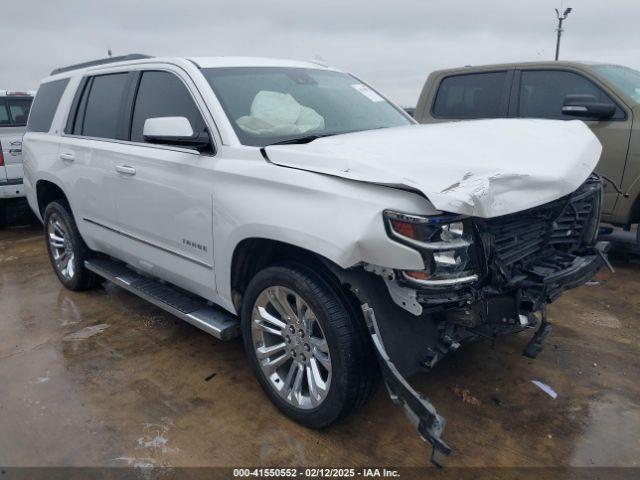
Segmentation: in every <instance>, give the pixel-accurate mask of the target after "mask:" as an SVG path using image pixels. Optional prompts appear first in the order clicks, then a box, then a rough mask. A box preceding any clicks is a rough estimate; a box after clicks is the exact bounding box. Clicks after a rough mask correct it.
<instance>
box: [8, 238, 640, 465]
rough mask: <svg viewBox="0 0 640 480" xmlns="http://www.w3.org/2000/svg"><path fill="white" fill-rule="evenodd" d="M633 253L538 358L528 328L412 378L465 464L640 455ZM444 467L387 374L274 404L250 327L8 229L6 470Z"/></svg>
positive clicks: (570, 305)
mask: <svg viewBox="0 0 640 480" xmlns="http://www.w3.org/2000/svg"><path fill="white" fill-rule="evenodd" d="M623 240H624V239H623ZM616 250H617V251H618V252H619V253H618V255H617V256H615V258H614V260H613V261H614V265H615V267H616V269H617V272H616V273H615V274H613V275H612V274H611V273H609V272H605V271H602V272H600V274H599V275H598V277H597V282H595V283H592V284H591V285H588V286H583V287H581V288H579V289H577V290H574V291H571V292H569V293H567V294H566V295H565V296H563V297H562V298H561V299H560V300H559V301H557V302H556V303H555V304H553V305H552V306H551V307H550V311H549V313H550V320H551V322H552V323H553V324H554V329H553V331H552V333H551V335H550V337H549V338H548V340H547V343H546V347H545V349H544V350H543V352H542V353H541V354H540V356H539V357H538V359H536V360H530V359H527V358H525V357H523V356H522V355H521V351H522V349H523V347H524V346H525V344H526V343H527V341H528V339H529V337H530V334H529V333H523V334H519V335H516V336H513V337H511V338H508V339H506V340H503V341H501V342H498V343H497V344H496V345H495V348H492V347H491V345H490V343H488V342H481V343H477V344H474V345H470V346H467V347H466V348H464V349H462V350H461V351H459V352H458V353H456V354H455V355H453V356H451V357H450V358H448V359H446V360H445V361H443V362H442V363H441V364H440V365H438V367H437V368H436V369H435V370H434V371H433V372H432V373H429V374H420V375H417V376H415V377H414V378H413V379H412V383H413V384H414V386H415V387H417V388H418V389H419V390H421V391H422V392H423V393H424V394H425V395H426V396H427V397H428V398H429V399H430V400H431V401H432V402H433V403H434V404H435V406H436V407H437V408H438V411H439V412H440V413H441V414H442V415H443V416H444V417H446V419H447V427H446V430H445V435H444V438H445V439H446V441H447V442H448V443H449V444H450V445H451V446H452V447H453V448H454V454H453V455H452V456H451V457H450V458H448V459H446V460H445V463H446V464H447V465H448V466H449V467H455V466H492V467H495V466H525V467H528V466H589V467H593V466H600V467H603V466H604V467H607V466H618V467H632V466H635V467H640V383H639V382H638V379H640V346H639V345H640V343H639V341H640V329H639V326H640V323H639V320H638V317H639V313H640V261H639V260H638V258H640V257H637V256H636V254H634V253H633V251H630V250H629V249H628V248H623V247H617V248H616ZM532 380H537V381H539V382H542V383H544V384H545V385H547V386H549V387H550V388H551V389H552V390H553V392H554V393H555V394H557V397H556V398H552V396H550V395H549V394H548V393H545V391H543V390H542V389H541V388H539V387H538V386H536V385H535V384H534V383H532ZM428 464H429V460H428V449H427V448H426V445H425V444H424V443H423V442H422V441H421V440H419V438H418V436H417V435H416V434H415V433H414V430H413V428H412V427H411V426H410V425H409V423H408V422H407V420H406V418H405V416H404V413H403V411H402V410H401V409H400V408H399V407H396V406H394V405H392V404H391V402H390V401H389V399H388V396H387V393H386V391H385V389H384V388H380V389H379V390H378V392H377V394H376V395H375V397H374V398H373V400H372V401H371V402H369V403H368V404H367V405H366V406H365V407H364V408H363V409H362V410H360V411H358V412H357V413H355V414H354V415H352V416H351V417H349V418H348V419H347V420H346V421H344V422H343V423H341V424H339V425H336V426H334V427H332V428H330V429H327V430H323V431H313V430H308V429H306V428H304V427H301V426H299V425H297V424H295V423H293V422H291V421H289V420H288V419H287V418H285V417H283V416H282V415H281V414H279V413H278V411H277V410H276V409H275V407H273V406H272V404H271V403H270V402H269V401H268V400H267V398H266V397H265V395H264V394H263V393H262V391H261V390H260V387H259V386H258V384H257V382H256V381H255V379H254V378H253V376H252V374H251V372H250V370H249V365H248V363H247V361H246V360H245V357H244V352H243V348H242V344H241V342H240V341H239V340H235V341H232V342H228V343H223V342H220V341H217V340H215V339H213V338H212V337H210V336H208V335H207V334H205V333H203V332H201V331H200V330H198V329H196V328H194V327H192V326H190V325H188V324H186V323H184V322H182V321H180V320H177V319H176V318H174V317H172V316H171V315H169V314H166V313H164V312H163V311H161V310H159V309H157V308H155V307H153V306H151V305H149V304H148V303H146V302H144V301H143V300H140V299H138V298H137V297H135V296H133V295H131V294H129V293H127V292H125V291H123V290H120V289H118V288H115V287H114V286H113V285H109V284H107V285H106V286H105V287H104V288H100V289H98V290H95V291H91V292H85V293H75V292H70V291H68V290H66V289H64V288H63V287H62V286H61V285H60V283H59V282H58V280H57V278H56V277H55V275H54V274H53V272H52V270H51V267H50V265H49V262H48V259H47V257H46V253H45V246H44V242H43V239H42V236H41V231H40V227H39V226H31V227H22V228H10V229H5V230H0V466H34V465H36V466H60V465H77V466H229V465H236V466H248V465H251V466H269V465H273V466H288V465H340V466H372V465H387V466H389V465H392V466H426V465H428Z"/></svg>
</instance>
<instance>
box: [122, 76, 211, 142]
mask: <svg viewBox="0 0 640 480" xmlns="http://www.w3.org/2000/svg"><path fill="white" fill-rule="evenodd" d="M155 117H185V118H187V120H189V122H190V123H191V127H192V128H193V131H194V132H195V133H199V132H202V131H203V130H204V129H205V122H204V119H203V118H202V115H201V114H200V110H198V107H197V105H196V103H195V101H194V100H193V98H192V97H191V94H190V93H189V91H188V90H187V88H186V86H185V85H184V84H183V83H182V81H181V80H180V79H179V78H178V77H177V76H176V75H174V74H173V73H169V72H159V71H148V72H143V74H142V78H141V79H140V85H139V86H138V93H137V95H136V100H135V104H134V109H133V119H132V122H131V141H132V142H144V141H145V140H144V137H143V135H142V132H143V128H144V122H145V121H146V120H147V119H148V118H155Z"/></svg>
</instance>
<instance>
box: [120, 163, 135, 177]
mask: <svg viewBox="0 0 640 480" xmlns="http://www.w3.org/2000/svg"><path fill="white" fill-rule="evenodd" d="M116 172H118V173H122V174H124V175H135V174H136V169H135V168H133V167H129V166H128V165H118V166H117V167H116Z"/></svg>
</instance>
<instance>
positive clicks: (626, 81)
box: [592, 65, 640, 104]
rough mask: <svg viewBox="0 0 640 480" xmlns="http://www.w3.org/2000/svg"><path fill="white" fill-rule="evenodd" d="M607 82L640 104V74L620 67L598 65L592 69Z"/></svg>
mask: <svg viewBox="0 0 640 480" xmlns="http://www.w3.org/2000/svg"><path fill="white" fill-rule="evenodd" d="M592 68H593V70H594V71H595V72H596V73H598V74H600V75H601V76H602V77H603V78H604V79H605V80H608V81H609V82H611V83H613V84H614V85H615V86H616V88H618V89H620V90H621V91H622V92H623V93H625V94H627V95H628V96H629V97H631V98H632V99H633V101H634V102H636V103H637V104H640V72H638V71H637V70H634V69H632V68H629V67H623V66H620V65H598V66H595V67H592Z"/></svg>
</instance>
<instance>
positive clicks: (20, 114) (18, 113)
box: [7, 98, 31, 127]
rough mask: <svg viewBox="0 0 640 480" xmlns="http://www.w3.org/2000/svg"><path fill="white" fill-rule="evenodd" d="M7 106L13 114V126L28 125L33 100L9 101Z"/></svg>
mask: <svg viewBox="0 0 640 480" xmlns="http://www.w3.org/2000/svg"><path fill="white" fill-rule="evenodd" d="M7 105H8V106H9V113H10V114H11V124H12V125H15V126H16V127H18V126H22V125H26V124H27V118H29V109H30V108H31V100H30V99H27V98H23V99H8V100H7Z"/></svg>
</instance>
